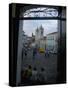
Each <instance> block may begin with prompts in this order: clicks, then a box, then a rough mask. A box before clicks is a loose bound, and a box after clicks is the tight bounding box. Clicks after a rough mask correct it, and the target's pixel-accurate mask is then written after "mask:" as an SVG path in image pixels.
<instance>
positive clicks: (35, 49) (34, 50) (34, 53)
mask: <svg viewBox="0 0 68 90" xmlns="http://www.w3.org/2000/svg"><path fill="white" fill-rule="evenodd" d="M36 54H37V48H36V47H34V48H33V59H35V55H36Z"/></svg>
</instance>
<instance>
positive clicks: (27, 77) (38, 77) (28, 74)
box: [21, 65, 46, 84]
mask: <svg viewBox="0 0 68 90" xmlns="http://www.w3.org/2000/svg"><path fill="white" fill-rule="evenodd" d="M45 78H46V76H45V69H44V68H41V69H40V71H38V70H37V68H36V67H34V68H33V69H32V67H31V65H29V66H28V68H27V69H26V70H23V71H22V73H21V80H22V82H23V83H27V84H28V83H31V84H36V83H44V82H45V81H46V80H45Z"/></svg>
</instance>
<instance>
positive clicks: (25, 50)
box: [24, 47, 27, 57]
mask: <svg viewBox="0 0 68 90" xmlns="http://www.w3.org/2000/svg"><path fill="white" fill-rule="evenodd" d="M24 52H25V57H27V47H25V49H24Z"/></svg>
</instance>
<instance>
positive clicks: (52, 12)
mask: <svg viewBox="0 0 68 90" xmlns="http://www.w3.org/2000/svg"><path fill="white" fill-rule="evenodd" d="M57 16H58V10H57V9H54V8H43V7H40V8H34V9H29V10H27V11H26V12H25V13H24V15H23V17H57Z"/></svg>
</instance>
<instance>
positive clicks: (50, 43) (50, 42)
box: [46, 32, 58, 53]
mask: <svg viewBox="0 0 68 90" xmlns="http://www.w3.org/2000/svg"><path fill="white" fill-rule="evenodd" d="M57 48H58V32H53V33H49V34H47V35H46V49H47V50H49V51H50V52H52V53H57Z"/></svg>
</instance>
